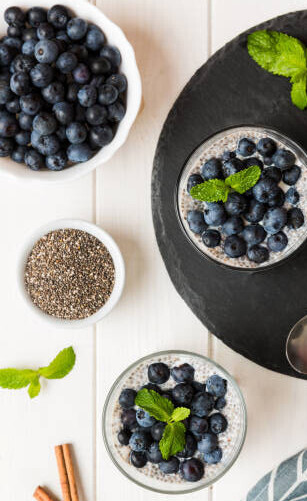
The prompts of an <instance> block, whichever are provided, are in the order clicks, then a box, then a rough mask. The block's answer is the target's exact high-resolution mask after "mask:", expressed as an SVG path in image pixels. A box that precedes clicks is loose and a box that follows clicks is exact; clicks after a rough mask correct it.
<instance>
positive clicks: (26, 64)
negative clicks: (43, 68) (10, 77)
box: [10, 54, 36, 73]
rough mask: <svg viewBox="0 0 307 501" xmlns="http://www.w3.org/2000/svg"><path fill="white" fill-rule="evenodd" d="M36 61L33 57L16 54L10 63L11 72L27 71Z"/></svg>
mask: <svg viewBox="0 0 307 501" xmlns="http://www.w3.org/2000/svg"><path fill="white" fill-rule="evenodd" d="M35 64H36V61H35V59H34V57H32V56H27V55H24V54H18V55H17V56H16V57H15V58H14V60H13V61H12V63H11V66H10V71H11V73H18V72H20V71H22V72H25V73H29V72H30V71H31V70H32V68H34V66H35Z"/></svg>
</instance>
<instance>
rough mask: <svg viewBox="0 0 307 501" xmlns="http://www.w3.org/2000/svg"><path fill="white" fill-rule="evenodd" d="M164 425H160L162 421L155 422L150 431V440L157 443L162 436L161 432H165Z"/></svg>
mask: <svg viewBox="0 0 307 501" xmlns="http://www.w3.org/2000/svg"><path fill="white" fill-rule="evenodd" d="M165 426H166V423H162V421H158V422H156V423H155V424H154V425H153V426H152V427H151V429H150V432H151V436H152V438H153V439H154V440H155V441H157V442H159V441H160V440H161V438H162V436H163V432H164V430H165Z"/></svg>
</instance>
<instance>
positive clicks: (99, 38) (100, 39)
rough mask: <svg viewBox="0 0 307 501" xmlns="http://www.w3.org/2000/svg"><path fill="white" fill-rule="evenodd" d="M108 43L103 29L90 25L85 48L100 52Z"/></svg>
mask: <svg viewBox="0 0 307 501" xmlns="http://www.w3.org/2000/svg"><path fill="white" fill-rule="evenodd" d="M105 41H106V37H105V36H104V34H103V33H102V31H101V29H100V28H98V26H95V25H94V24H90V25H89V27H88V31H87V34H86V38H85V46H86V47H87V48H88V49H89V50H92V51H94V52H95V51H97V50H100V49H101V48H102V46H103V44H104V43H105Z"/></svg>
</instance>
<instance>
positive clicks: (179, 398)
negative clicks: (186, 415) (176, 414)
mask: <svg viewBox="0 0 307 501" xmlns="http://www.w3.org/2000/svg"><path fill="white" fill-rule="evenodd" d="M193 395H194V390H193V386H191V385H190V384H189V383H179V384H177V385H176V386H175V387H174V388H173V390H172V397H173V399H174V400H175V402H176V403H177V404H178V405H181V406H189V405H190V403H191V401H192V398H193Z"/></svg>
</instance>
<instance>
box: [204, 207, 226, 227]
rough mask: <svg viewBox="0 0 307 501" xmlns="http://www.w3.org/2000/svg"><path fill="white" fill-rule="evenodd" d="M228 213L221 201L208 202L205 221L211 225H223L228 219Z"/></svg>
mask: <svg viewBox="0 0 307 501" xmlns="http://www.w3.org/2000/svg"><path fill="white" fill-rule="evenodd" d="M226 218H227V215H226V212H225V209H224V206H223V205H222V204H220V203H218V202H217V203H215V202H213V203H210V204H207V208H206V209H205V211H204V219H205V222H206V223H207V224H208V225H209V226H221V225H222V224H223V223H224V222H225V221H226Z"/></svg>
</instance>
